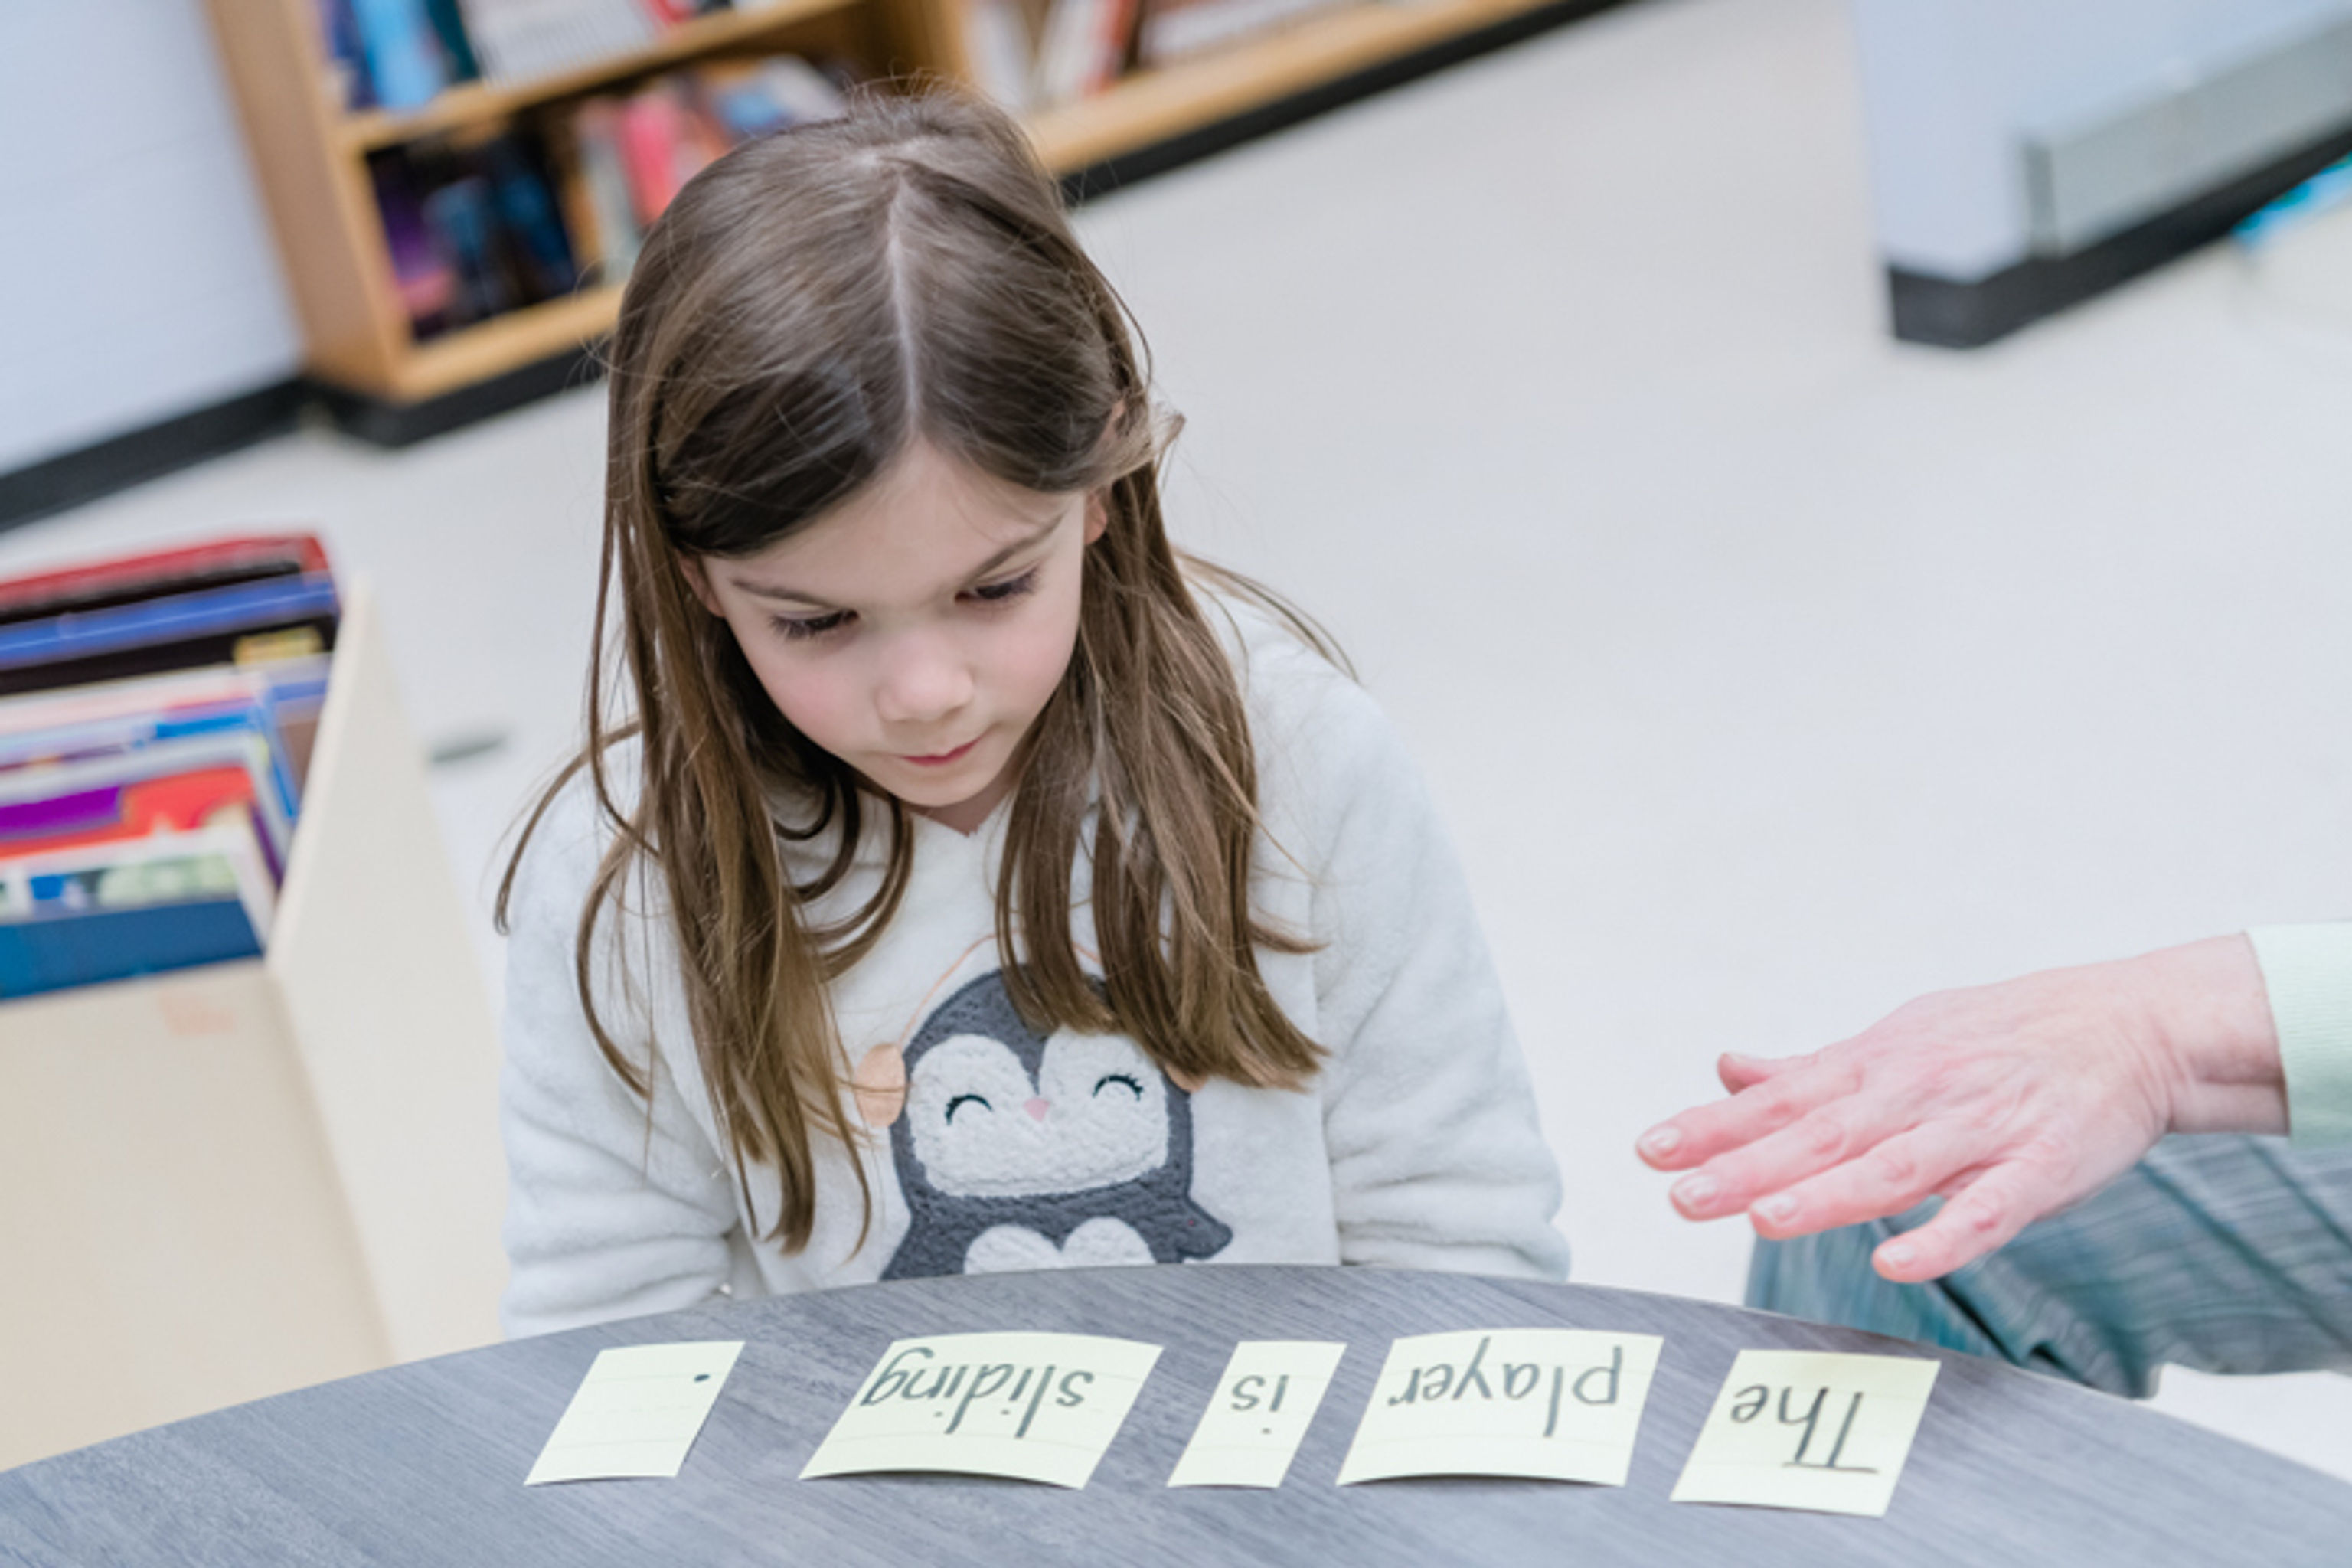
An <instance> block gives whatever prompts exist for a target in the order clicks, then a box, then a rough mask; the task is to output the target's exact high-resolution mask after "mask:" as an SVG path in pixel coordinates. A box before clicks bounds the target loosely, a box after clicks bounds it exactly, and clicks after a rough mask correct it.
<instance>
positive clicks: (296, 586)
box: [0, 534, 339, 997]
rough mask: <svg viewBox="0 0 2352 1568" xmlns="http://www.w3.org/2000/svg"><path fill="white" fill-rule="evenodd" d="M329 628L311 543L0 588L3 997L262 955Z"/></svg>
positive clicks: (228, 547)
mask: <svg viewBox="0 0 2352 1568" xmlns="http://www.w3.org/2000/svg"><path fill="white" fill-rule="evenodd" d="M338 613H339V611H338V605H337V601H336V597H335V584H334V579H333V577H332V575H331V574H330V573H329V571H328V568H327V558H326V554H325V552H323V551H322V550H321V549H320V546H319V542H318V541H317V540H316V539H315V538H312V537H311V536H310V535H308V534H278V535H269V536H262V537H249V538H238V539H226V540H219V541H215V542H210V543H206V544H201V545H196V546H193V547H190V548H184V549H178V550H168V551H162V552H153V553H148V554H142V555H135V556H130V557H125V558H121V559H116V560H110V561H104V562H99V563H91V564H89V565H85V566H81V567H79V568H76V569H73V570H70V571H61V572H52V573H46V574H40V575H37V576H30V577H18V578H13V579H6V580H0V997H16V996H29V995H35V994H40V993H43V992H50V991H58V990H62V989H65V988H67V987H68V986H75V985H88V984H97V983H100V982H102V981H109V980H121V979H125V978H128V977H130V976H131V975H137V974H149V973H160V972H162V971H165V970H173V969H182V968H186V967H188V966H190V965H192V964H199V963H219V962H223V961H226V960H229V959H236V958H251V957H256V956H258V955H259V954H260V952H262V950H263V948H264V946H265V944H266V943H267V942H268V935H269V923H270V918H271V916H272V914H273V913H274V912H275V910H276V905H277V900H278V883H279V882H280V880H281V879H283V878H284V876H285V873H286V861H287V856H288V854H289V850H290V848H291V846H292V841H293V833H294V823H295V820H296V817H297V816H298V815H299V811H300V807H301V797H302V784H303V778H304V774H305V773H306V771H307V769H308V766H309V762H310V743H311V741H312V738H313V737H314V735H315V734H316V732H317V730H318V725H319V715H320V709H321V708H322V706H323V705H324V703H325V700H326V692H327V666H328V659H329V654H330V651H331V649H332V648H333V647H334V641H335V627H336V623H337V617H338Z"/></svg>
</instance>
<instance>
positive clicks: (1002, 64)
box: [957, 0, 1037, 114]
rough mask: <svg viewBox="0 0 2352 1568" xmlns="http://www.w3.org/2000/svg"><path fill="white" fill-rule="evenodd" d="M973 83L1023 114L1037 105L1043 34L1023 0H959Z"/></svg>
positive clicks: (1003, 104)
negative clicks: (1038, 35)
mask: <svg viewBox="0 0 2352 1568" xmlns="http://www.w3.org/2000/svg"><path fill="white" fill-rule="evenodd" d="M957 11H958V15H959V16H960V18H961V23H962V26H963V52H964V59H965V61H966V63H967V64H968V66H969V67H970V68H971V78H972V85H973V86H975V87H977V88H979V89H980V90H981V91H982V92H984V93H986V94H987V95H988V96H989V97H991V98H992V99H994V100H996V101H997V103H998V105H999V106H1000V107H1002V108H1003V109H1006V110H1011V111H1012V112H1013V113H1015V114H1018V113H1022V112H1024V111H1025V110H1028V109H1030V108H1031V107H1033V106H1032V104H1031V102H1030V100H1031V97H1032V95H1033V93H1034V89H1035V83H1036V70H1037V38H1036V35H1035V33H1034V32H1033V31H1032V29H1031V26H1030V20H1029V14H1028V11H1027V9H1026V8H1025V7H1024V5H1022V4H1021V0H958V4H957Z"/></svg>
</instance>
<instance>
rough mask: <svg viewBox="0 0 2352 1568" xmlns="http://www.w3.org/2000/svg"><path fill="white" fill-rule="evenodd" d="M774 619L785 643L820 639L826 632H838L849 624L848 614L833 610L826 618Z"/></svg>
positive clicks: (787, 617) (798, 617) (778, 617)
mask: <svg viewBox="0 0 2352 1568" xmlns="http://www.w3.org/2000/svg"><path fill="white" fill-rule="evenodd" d="M774 619H775V623H776V629H777V630H778V631H780V632H782V633H783V634H784V638H785V640H786V641H788V642H798V641H799V640H801V639H802V638H803V637H823V636H824V634H825V633H827V632H832V631H839V630H840V629H841V628H842V627H844V626H847V625H848V624H849V612H848V611H847V610H835V611H834V612H833V613H832V614H831V615H826V616H776V617H774Z"/></svg>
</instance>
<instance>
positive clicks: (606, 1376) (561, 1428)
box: [523, 1340, 743, 1487]
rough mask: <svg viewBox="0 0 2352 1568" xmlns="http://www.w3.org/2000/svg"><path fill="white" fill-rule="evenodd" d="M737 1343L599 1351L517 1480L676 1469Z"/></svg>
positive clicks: (650, 1473)
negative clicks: (536, 1458)
mask: <svg viewBox="0 0 2352 1568" xmlns="http://www.w3.org/2000/svg"><path fill="white" fill-rule="evenodd" d="M742 1349H743V1342H742V1341H741V1340H705V1341H698V1342H688V1343H683V1344H668V1345H619V1346H614V1348H612V1349H610V1350H603V1351H599V1352H596V1360H595V1362H594V1363H593V1364H592V1365H591V1366H590V1367H589V1368H588V1375H587V1376H586V1377H584V1378H583V1379H581V1380H580V1388H579V1392H577V1393H575V1394H572V1403H571V1404H570V1405H566V1406H564V1409H563V1415H562V1419H560V1420H559V1421H557V1422H556V1424H555V1430H554V1432H553V1433H551V1435H550V1436H548V1439H547V1447H544V1448H542V1449H541V1450H540V1453H539V1462H538V1463H537V1464H535V1465H533V1466H531V1468H530V1475H529V1476H527V1477H525V1478H524V1479H523V1485H525V1486H529V1487H536V1486H542V1485H544V1484H546V1483H547V1482H549V1481H593V1480H608V1479H617V1478H620V1477H625V1476H675V1475H677V1472H678V1468H679V1467H680V1466H682V1465H684V1464H685V1463H686V1454H687V1450H688V1449H689V1448H691V1447H694V1439H695V1438H696V1437H697V1436H699V1435H700V1433H701V1431H702V1424H703V1422H704V1421H705V1420H707V1419H708V1418H709V1415H710V1407H711V1405H714V1404H716V1403H717V1402H718V1399H719V1389H720V1388H721V1387H722V1386H724V1385H725V1384H726V1382H727V1374H728V1373H730V1372H731V1371H732V1370H734V1366H735V1358H736V1356H737V1355H739V1354H740V1353H741V1352H742Z"/></svg>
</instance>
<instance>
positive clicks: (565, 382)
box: [311, 343, 604, 447]
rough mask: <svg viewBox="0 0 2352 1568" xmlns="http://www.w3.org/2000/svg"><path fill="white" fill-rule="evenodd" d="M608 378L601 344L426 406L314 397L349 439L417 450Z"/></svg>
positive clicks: (343, 392)
mask: <svg viewBox="0 0 2352 1568" xmlns="http://www.w3.org/2000/svg"><path fill="white" fill-rule="evenodd" d="M602 374H604V357H603V345H602V344H601V343H599V344H594V345H591V346H589V347H586V348H579V349H574V350H572V351H571V352H570V353H560V354H557V355H555V356H553V357H552V358H550V359H543V360H540V361H538V362H537V363H532V364H527V365H521V366H519V367H517V368H516V369H513V370H510V371H508V372H506V373H505V374H501V375H495V376H492V377H491V378H490V379H489V380H488V381H478V382H476V383H474V384H472V385H470V386H461V387H459V388H458V389H457V391H455V392H450V393H445V394H443V395H441V396H439V397H430V398H426V399H425V401H424V402H422V403H386V402H384V401H383V400H381V399H379V398H373V397H369V396H367V395H364V394H362V393H356V392H352V391H350V390H349V389H347V388H344V387H340V386H331V385H328V384H323V383H321V384H314V385H313V386H312V387H311V392H312V393H313V395H316V397H317V398H318V400H319V402H320V405H322V406H323V407H324V408H325V409H326V411H327V414H328V416H329V417H330V418H331V419H333V420H334V422H335V425H336V426H337V427H338V428H340V429H341V430H342V431H344V432H345V433H346V434H349V435H352V436H356V437H359V438H360V439H361V440H362V441H367V442H371V443H373V444H374V445H375V446H378V447H412V446H415V444H416V443H417V442H419V441H422V440H425V438H427V437H433V436H439V435H443V434H446V432H448V431H451V430H455V429H457V427H458V426H461V425H471V424H473V423H474V422H475V421H477V420H479V419H488V417H489V416H492V415H494V414H504V413H506V412H507V411H508V410H509V409H511V408H520V407H521V406H522V405H524V404H526V403H535V402H537V401H538V400H539V399H541V398H542V397H549V396H552V395H554V394H556V393H559V392H566V391H569V390H571V389H572V387H575V386H583V385H585V384H588V383H589V382H592V381H593V380H595V379H596V378H597V377H598V376H600V375H602Z"/></svg>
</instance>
